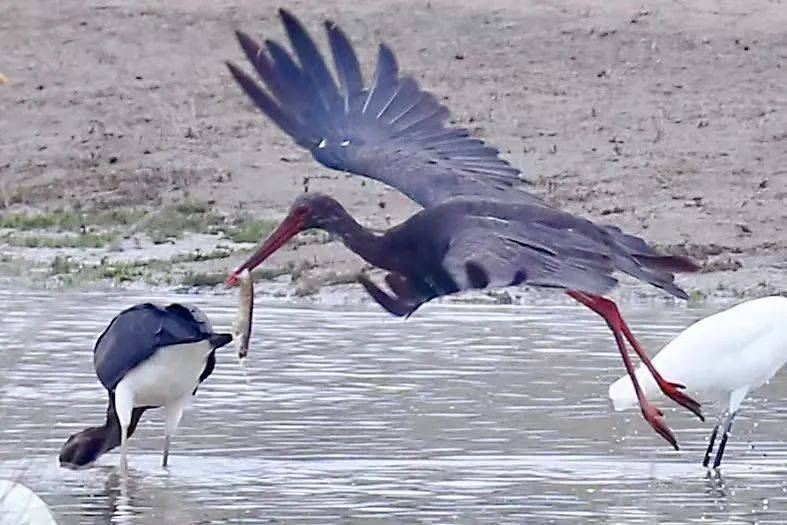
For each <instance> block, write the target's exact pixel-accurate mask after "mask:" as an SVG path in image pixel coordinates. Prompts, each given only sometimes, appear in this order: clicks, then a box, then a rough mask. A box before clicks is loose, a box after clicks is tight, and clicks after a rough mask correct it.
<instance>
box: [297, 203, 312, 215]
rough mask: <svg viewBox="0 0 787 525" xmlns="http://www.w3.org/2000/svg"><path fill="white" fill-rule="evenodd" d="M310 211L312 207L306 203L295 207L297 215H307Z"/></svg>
mask: <svg viewBox="0 0 787 525" xmlns="http://www.w3.org/2000/svg"><path fill="white" fill-rule="evenodd" d="M310 211H311V208H309V206H307V205H305V204H301V205H300V206H298V207H297V208H295V215H296V216H297V217H305V216H306V215H308V214H309V212H310Z"/></svg>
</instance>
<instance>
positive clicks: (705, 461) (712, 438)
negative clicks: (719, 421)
mask: <svg viewBox="0 0 787 525" xmlns="http://www.w3.org/2000/svg"><path fill="white" fill-rule="evenodd" d="M718 433H719V425H716V426H715V427H713V432H711V434H710V440H708V449H707V450H706V451H705V459H703V460H702V466H703V467H707V466H708V464H709V463H710V453H711V452H713V445H715V444H716V434H718Z"/></svg>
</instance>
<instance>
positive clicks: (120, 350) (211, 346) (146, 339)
mask: <svg viewBox="0 0 787 525" xmlns="http://www.w3.org/2000/svg"><path fill="white" fill-rule="evenodd" d="M231 340H232V336H230V335H229V334H221V333H216V332H214V331H213V328H212V327H211V324H210V321H209V320H208V318H207V317H206V316H205V314H203V313H202V312H201V311H200V310H199V309H198V308H196V307H194V306H190V305H182V304H177V303H173V304H170V305H169V306H166V307H162V306H158V305H155V304H152V303H144V304H139V305H136V306H132V307H131V308H128V309H126V310H123V311H122V312H120V313H119V314H118V315H117V316H116V317H115V318H114V319H113V320H112V321H111V322H110V324H109V325H108V326H107V328H106V329H105V330H104V332H103V333H102V334H101V335H100V336H99V338H98V340H97V341H96V345H95V348H94V350H93V363H94V366H95V370H96V375H97V376H98V378H99V381H100V382H101V384H102V385H103V386H104V387H105V388H106V389H107V395H108V398H109V403H108V406H107V415H106V420H105V422H104V425H103V426H98V427H91V428H87V429H85V430H83V431H82V432H79V433H77V434H74V435H73V436H71V437H70V438H68V440H67V441H66V443H65V444H64V445H63V448H62V450H61V451H60V459H59V460H60V464H61V465H62V466H66V467H70V468H78V467H83V466H86V465H89V464H91V463H93V462H94V461H95V460H96V459H98V457H99V456H101V455H102V454H104V453H105V452H108V451H110V450H112V449H113V448H115V447H117V446H118V445H120V444H121V443H122V442H123V441H124V437H125V438H128V437H130V436H131V435H132V434H133V433H134V430H135V429H136V427H137V424H138V423H139V420H140V418H141V417H142V414H143V413H144V412H145V411H146V410H147V409H149V408H157V407H159V406H162V404H164V405H165V403H162V404H159V403H154V404H134V403H133V400H132V402H131V406H126V407H125V408H126V409H127V413H124V412H123V408H124V407H120V413H119V412H118V410H119V409H118V406H117V405H118V400H117V395H116V390H117V388H118V385H119V384H120V383H121V381H122V380H123V379H124V378H126V377H127V376H128V375H129V373H130V372H132V371H139V370H141V369H142V367H145V366H146V363H151V362H152V361H153V358H154V357H155V356H156V355H157V354H159V353H162V352H163V353H167V352H170V353H172V352H176V351H177V350H176V349H181V348H184V347H187V346H188V345H190V344H194V343H196V344H199V343H203V344H204V346H206V348H207V355H205V354H202V355H205V357H204V360H201V361H199V362H200V363H201V364H200V368H199V369H198V370H197V372H196V373H195V376H196V377H195V376H191V378H189V377H186V382H187V383H189V381H190V384H191V385H192V386H193V389H190V390H189V391H187V392H184V393H183V394H185V395H189V394H190V395H194V394H196V392H197V388H198V385H199V384H200V383H202V381H204V380H205V379H207V378H208V376H210V374H211V373H212V372H213V368H214V367H215V365H216V356H215V350H216V349H217V348H220V347H222V346H224V345H226V344H227V343H229V342H230V341H231ZM173 355H175V354H173ZM178 355H180V354H178ZM186 357H188V356H186ZM162 362H167V361H166V360H164V361H159V364H158V365H152V366H153V369H154V370H153V374H150V373H147V374H148V378H152V379H154V380H155V381H156V382H159V383H160V382H162V381H169V379H170V378H172V380H173V383H175V382H176V381H177V378H178V376H179V375H182V374H183V373H184V370H180V369H178V368H177V365H178V364H179V363H178V361H177V358H176V359H175V360H174V361H173V360H172V359H170V360H169V362H171V363H173V364H174V365H175V367H173V368H170V369H164V370H158V377H157V376H156V375H155V373H156V370H155V368H156V367H159V368H161V364H160V363H162ZM185 364H187V363H185V362H184V365H185ZM187 373H188V372H187ZM168 389H170V388H169V387H168V386H167V385H162V390H163V391H167V390H168ZM170 390H171V389H170ZM141 393H142V394H145V392H141ZM158 395H161V394H158ZM165 397H166V395H165ZM165 406H166V405H165ZM178 410H182V407H180V406H178ZM179 418H180V414H179V413H178V414H177V419H178V420H179ZM124 421H125V424H124ZM175 425H177V421H176V422H175ZM124 426H125V429H124ZM124 430H125V435H124ZM168 446H169V436H168V438H167V444H166V447H165V456H164V464H165V465H166V457H167V453H168ZM121 464H122V463H121Z"/></svg>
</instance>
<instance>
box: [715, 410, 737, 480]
mask: <svg viewBox="0 0 787 525" xmlns="http://www.w3.org/2000/svg"><path fill="white" fill-rule="evenodd" d="M735 414H737V412H732V413H731V414H730V415H729V417H727V424H726V425H725V426H724V435H723V436H721V443H719V450H717V451H716V459H715V460H713V468H714V469H717V468H719V466H720V465H721V458H722V456H724V447H726V446H727V438H728V437H730V430H732V419H733V418H734V417H735Z"/></svg>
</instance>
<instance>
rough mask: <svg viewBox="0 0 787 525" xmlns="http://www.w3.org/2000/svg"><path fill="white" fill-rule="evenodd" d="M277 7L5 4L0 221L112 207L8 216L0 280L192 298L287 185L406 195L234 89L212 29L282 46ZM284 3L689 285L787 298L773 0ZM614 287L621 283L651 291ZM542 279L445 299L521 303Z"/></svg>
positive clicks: (235, 257) (367, 219)
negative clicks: (351, 169)
mask: <svg viewBox="0 0 787 525" xmlns="http://www.w3.org/2000/svg"><path fill="white" fill-rule="evenodd" d="M276 7H278V4H275V3H273V2H268V1H255V2H247V1H229V2H222V3H219V4H217V3H213V2H205V1H198V0H183V1H178V2H171V3H166V4H152V3H151V4H144V5H141V4H138V3H133V2H122V1H120V2H110V3H106V4H88V3H84V2H77V1H76V0H73V1H66V2H61V3H60V4H59V6H58V9H51V6H50V5H49V4H48V3H47V2H44V1H43V0H34V1H31V2H22V1H20V0H11V1H9V2H5V3H3V5H2V6H0V48H1V49H3V50H4V56H3V61H2V62H0V68H1V69H0V74H2V75H3V78H4V79H5V83H4V84H3V85H0V107H2V108H3V114H4V115H3V117H2V119H0V197H1V198H0V217H2V218H4V219H6V220H7V219H8V218H9V217H19V216H22V215H42V216H47V215H52V214H55V213H61V212H62V213H66V214H68V213H75V214H86V215H88V216H90V217H98V216H99V215H100V214H101V213H105V212H107V211H113V212H121V213H126V214H127V215H128V216H129V222H128V224H117V223H114V222H111V221H110V222H109V223H107V222H104V223H99V222H96V223H95V224H93V223H91V221H90V220H87V223H88V224H82V225H76V226H75V225H73V224H69V225H67V226H63V225H60V226H57V225H55V226H53V225H51V224H44V225H43V226H42V227H40V228H20V227H15V225H14V224H10V225H9V224H6V225H5V226H6V227H5V228H0V275H3V276H4V277H3V279H4V280H7V281H9V282H10V281H11V280H13V281H14V282H20V281H21V282H25V283H27V284H29V285H32V286H46V287H55V288H57V287H63V286H66V287H68V286H78V287H85V286H106V285H112V286H132V287H139V286H143V287H144V286H148V287H167V289H172V290H177V289H181V288H194V287H201V288H203V289H206V290H207V289H211V288H212V287H214V286H215V284H216V281H217V280H220V276H221V275H223V274H225V273H226V272H227V270H229V269H231V268H233V267H234V266H235V265H236V264H237V263H238V262H239V261H240V260H241V259H242V258H243V257H244V256H245V255H246V254H247V253H248V250H249V249H251V247H252V246H253V244H252V243H251V242H248V241H252V240H253V236H246V237H238V235H240V234H238V231H239V230H240V229H241V228H245V227H247V226H248V227H249V228H248V229H247V230H244V231H245V232H246V234H247V235H252V234H253V233H254V232H256V233H258V234H262V233H264V232H265V231H266V228H268V227H269V226H270V224H273V222H274V221H275V220H277V219H279V218H281V217H282V216H283V215H284V214H285V213H286V210H287V208H288V207H289V204H290V202H291V201H292V200H293V199H294V198H295V197H296V196H297V195H298V194H299V193H300V192H301V191H303V190H304V189H305V188H306V187H308V189H309V190H310V191H324V192H326V193H330V194H332V195H334V196H336V197H337V199H338V200H339V201H340V202H342V203H343V204H344V205H345V206H347V207H348V209H350V210H351V212H352V213H353V214H354V215H356V216H357V217H358V218H359V220H360V221H361V222H362V223H364V224H367V225H369V226H371V227H376V228H383V227H387V226H390V225H393V224H396V223H398V222H399V221H401V220H402V219H404V218H405V217H407V216H408V215H410V214H411V213H412V212H413V211H414V210H416V207H415V206H414V205H413V204H412V203H410V202H409V201H408V200H407V199H406V198H405V197H403V196H401V195H400V194H398V193H396V192H395V191H393V190H391V189H389V188H385V187H383V186H382V185H379V184H376V183H373V182H371V181H364V180H362V179H360V178H358V177H348V176H346V175H344V174H338V173H335V172H331V171H329V170H327V169H325V168H322V167H319V166H317V165H316V163H315V162H313V161H312V160H311V158H310V157H309V155H308V154H307V153H305V152H303V151H301V150H299V149H298V148H297V147H296V146H294V145H293V144H292V143H291V142H290V141H289V140H288V139H286V138H285V137H284V136H283V135H282V134H281V133H280V132H279V131H278V130H276V129H275V128H274V127H273V126H272V125H270V124H269V123H267V122H266V121H264V119H263V118H262V117H261V116H260V115H259V114H258V113H257V112H256V111H254V110H253V108H251V106H250V104H249V103H248V101H247V100H246V99H245V98H244V96H243V95H242V93H240V90H239V89H237V87H236V86H235V85H234V84H233V82H232V80H231V79H230V77H229V75H228V74H227V73H226V71H225V69H224V66H223V61H224V60H226V59H232V60H235V61H236V62H238V63H240V64H243V59H242V56H241V53H240V51H239V50H238V48H237V46H236V44H235V42H234V41H233V38H232V29H234V28H243V29H245V30H247V31H248V32H249V33H251V34H253V35H255V36H258V37H261V38H268V37H271V38H276V39H279V38H281V36H282V31H281V29H280V27H279V25H278V21H277V20H276V17H275V12H276ZM292 10H293V11H294V12H296V13H297V14H298V15H299V16H301V17H302V18H303V20H304V22H305V23H306V24H307V25H308V27H309V28H310V29H312V31H313V32H314V33H315V36H319V37H320V38H322V35H320V34H319V28H320V27H321V26H320V23H321V20H322V19H323V18H325V17H330V18H332V19H334V20H336V21H337V22H339V23H341V24H342V26H343V27H344V28H345V30H346V31H347V33H348V34H349V35H350V37H351V38H352V40H353V42H354V43H355V45H356V46H357V48H358V51H359V54H360V56H361V60H362V62H363V65H364V67H365V68H366V70H367V74H370V71H368V70H369V69H370V68H371V61H372V58H373V52H374V49H375V47H376V45H377V43H378V42H380V41H385V42H387V43H388V44H389V45H390V46H391V47H392V48H393V49H394V50H395V51H396V53H397V56H398V59H399V62H400V65H401V67H402V69H403V70H404V71H406V72H408V73H410V74H412V75H413V76H415V78H416V79H417V80H418V81H419V82H420V83H421V85H423V86H425V87H426V88H427V89H429V90H430V91H432V92H433V93H435V94H436V95H438V96H439V97H441V99H442V100H443V101H444V103H445V104H446V105H447V106H448V107H449V108H450V109H451V110H452V114H453V116H454V120H455V121H456V123H457V124H458V125H461V126H465V127H468V128H470V129H471V130H472V131H473V133H474V134H475V135H477V136H479V137H480V138H483V139H484V140H486V141H488V142H489V143H490V144H492V145H494V146H496V147H498V148H499V149H500V150H501V152H502V154H503V156H504V157H505V158H507V159H508V160H510V161H511V163H512V164H513V165H514V166H516V167H518V168H521V169H522V170H523V172H524V175H525V176H526V178H528V179H529V180H531V181H532V182H533V183H534V185H533V188H532V190H533V191H534V192H536V193H538V194H540V195H542V196H544V197H545V198H547V199H549V200H550V201H552V202H555V203H557V204H559V205H560V206H561V207H563V208H565V209H567V210H569V211H571V212H573V213H578V214H581V215H583V216H585V217H587V218H590V219H592V220H594V221H597V222H600V223H611V224H617V225H619V226H620V227H622V228H623V229H624V230H626V231H628V232H630V233H633V234H637V235H641V236H642V237H644V238H645V239H647V240H648V241H649V242H652V243H653V244H654V245H656V246H658V247H660V248H662V249H664V250H665V251H670V252H677V253H685V254H687V255H689V256H691V257H693V258H695V259H696V260H697V261H698V262H700V263H701V264H702V265H703V271H702V272H701V273H698V274H695V275H684V276H680V277H679V278H678V282H679V283H680V285H681V286H683V287H684V288H685V289H686V290H687V291H688V292H689V294H690V295H691V296H692V298H693V300H701V299H702V298H704V297H740V298H743V297H755V296H761V295H768V294H777V293H782V294H784V293H787V206H785V201H787V168H785V166H787V132H785V130H787V114H786V111H787V110H786V108H787V93H785V91H784V89H783V82H782V81H781V80H780V79H782V78H783V76H784V67H785V63H787V37H785V33H784V32H783V27H785V25H787V12H785V10H784V9H783V6H780V4H778V3H774V2H767V1H762V2H751V3H747V4H746V6H743V7H741V6H734V9H733V8H732V7H727V6H721V5H720V4H718V3H717V2H712V1H707V0H703V1H700V2H693V3H692V4H691V6H685V5H683V4H682V3H679V2H667V1H663V2H652V3H648V5H647V7H646V8H645V7H643V6H642V5H641V4H640V3H633V2H616V3H614V5H606V3H602V2H595V1H592V0H582V1H576V2H561V3H556V4H546V3H543V2H539V1H526V2H514V1H512V0H493V1H492V2H486V3H484V4H483V5H474V6H458V5H457V4H455V3H452V2H448V1H436V2H429V3H427V2H400V1H393V0H391V1H386V2H376V1H371V0H361V1H359V2H353V3H352V4H347V3H346V2H338V1H329V2H313V1H305V2H300V3H298V4H297V5H295V6H292ZM687 10H688V11H687ZM414 35H415V36H414ZM244 65H245V64H244ZM184 202H189V203H196V205H197V206H198V207H200V208H199V209H203V210H204V211H203V212H200V213H202V215H204V216H206V217H213V216H219V217H221V219H216V220H215V221H214V222H213V223H211V221H207V223H209V224H206V221H195V222H191V223H188V222H187V223H186V226H188V227H186V226H184V227H182V228H181V231H180V232H165V233H164V234H161V233H160V232H159V233H156V232H155V231H154V230H153V229H151V228H149V227H148V226H146V225H145V224H146V223H145V222H144V220H143V219H145V218H146V217H148V216H150V215H155V214H157V213H160V212H161V210H163V209H168V207H174V206H177V205H178V204H179V203H184ZM134 214H138V215H139V216H136V215H134ZM96 221H98V220H96ZM7 222H8V221H7ZM45 222H46V221H45ZM77 222H78V221H77ZM16 226H18V225H16ZM34 226H35V225H34ZM252 226H253V227H252ZM189 228H191V229H189ZM233 228H234V229H233ZM255 228H256V229H255ZM170 233H172V235H169V234H170ZM87 236H90V237H87ZM233 236H234V237H235V238H242V240H243V241H244V242H235V241H234V240H233ZM363 268H364V265H363V262H362V261H360V260H358V259H357V258H356V257H355V256H354V255H353V254H351V253H349V251H348V250H346V249H345V248H344V247H342V246H341V245H339V244H338V243H336V242H331V241H330V239H328V238H327V237H326V236H322V235H309V236H305V237H303V238H300V239H298V240H297V242H295V243H293V244H292V245H291V246H290V247H289V248H288V249H286V250H283V251H282V252H281V253H278V254H276V256H274V258H272V259H271V261H270V265H269V268H268V269H267V272H268V273H266V275H265V276H264V277H265V278H266V279H265V280H264V283H265V284H263V285H260V286H258V290H259V292H260V293H262V294H265V293H270V294H272V295H277V296H289V297H305V298H307V299H305V300H310V301H340V300H346V301H356V300H357V301H360V300H363V299H362V297H363V296H362V294H361V293H360V289H359V287H357V286H353V285H350V284H347V283H350V282H352V279H353V276H354V275H355V274H356V273H357V272H358V271H360V270H362V269H363ZM293 272H294V273H295V275H294V278H291V277H290V275H291V274H292V273H293ZM623 284H624V285H623V286H622V287H621V289H620V290H619V291H618V292H617V294H618V296H619V297H629V296H645V297H664V295H663V294H662V293H661V292H660V291H659V290H656V289H650V288H647V287H645V286H642V285H639V284H632V283H631V282H630V281H628V280H623ZM541 293H542V292H533V291H530V290H524V289H523V290H506V291H502V292H499V293H497V292H495V293H494V294H476V295H472V294H471V295H468V296H462V297H460V298H457V299H456V300H462V301H466V300H479V301H501V302H505V301H509V302H512V303H518V302H525V301H527V300H529V299H531V298H537V297H538V296H539V294H541ZM452 300H453V299H452ZM665 300H671V299H669V298H665Z"/></svg>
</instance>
